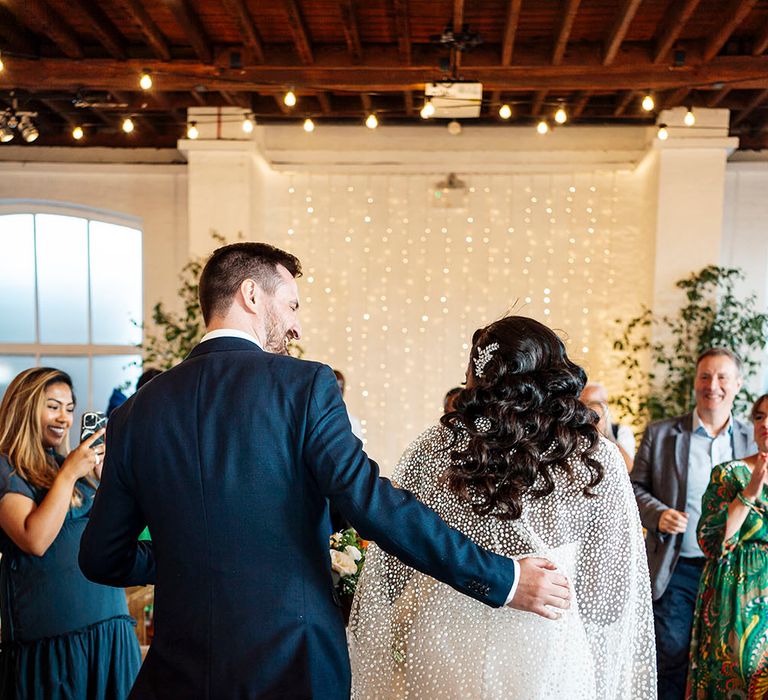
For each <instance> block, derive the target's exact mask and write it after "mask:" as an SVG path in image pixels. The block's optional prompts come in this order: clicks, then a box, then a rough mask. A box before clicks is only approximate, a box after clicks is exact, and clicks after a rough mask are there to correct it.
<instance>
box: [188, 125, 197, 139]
mask: <svg viewBox="0 0 768 700" xmlns="http://www.w3.org/2000/svg"><path fill="white" fill-rule="evenodd" d="M198 136H200V132H199V131H198V130H197V122H189V126H188V127H187V138H188V139H192V140H193V141H194V140H195V139H196V138H197V137H198Z"/></svg>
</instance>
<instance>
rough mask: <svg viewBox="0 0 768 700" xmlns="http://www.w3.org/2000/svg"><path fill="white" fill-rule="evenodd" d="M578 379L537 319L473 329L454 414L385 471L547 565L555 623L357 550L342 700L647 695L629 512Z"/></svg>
mask: <svg viewBox="0 0 768 700" xmlns="http://www.w3.org/2000/svg"><path fill="white" fill-rule="evenodd" d="M585 383H586V375H585V373H584V370H582V369H581V367H579V366H577V365H575V364H574V363H573V362H571V361H570V360H569V359H568V356H567V354H566V352H565V346H564V345H563V343H562V341H561V340H560V339H559V338H558V337H557V335H555V333H553V332H552V331H551V330H550V329H549V328H547V327H546V326H544V325H542V324H541V323H539V322H537V321H534V320H533V319H530V318H525V317H522V316H510V317H507V318H504V319H502V320H500V321H497V322H495V323H492V324H491V325H489V326H487V327H485V328H482V329H479V330H478V331H476V332H475V334H474V336H473V338H472V351H471V353H470V362H469V367H468V370H467V384H466V388H465V389H464V390H463V391H462V392H461V393H460V394H459V396H458V398H457V399H456V401H455V403H454V410H453V411H451V412H450V413H447V414H446V415H444V416H443V417H442V418H441V420H440V425H437V426H435V427H432V428H430V429H429V430H427V431H426V432H425V433H424V434H423V435H421V436H420V437H419V438H418V439H417V440H416V441H415V442H414V443H413V444H412V445H411V446H410V447H409V448H408V449H407V450H406V452H405V454H404V455H403V457H402V458H401V460H400V462H399V464H398V465H397V467H396V468H395V472H394V475H393V480H394V481H395V482H397V484H399V485H400V487H402V488H405V489H408V490H409V491H412V492H413V493H415V494H416V495H417V496H418V498H419V499H420V500H422V501H423V502H424V503H426V504H427V505H428V506H430V507H431V508H432V509H433V510H435V511H436V512H437V513H438V514H439V515H440V516H441V517H442V518H443V519H444V520H445V521H446V522H447V523H448V524H449V525H452V526H453V527H455V528H456V529H457V530H460V531H462V532H463V533H465V534H466V535H468V536H469V537H470V538H471V539H472V540H474V541H475V542H477V543H478V544H480V545H482V546H484V547H487V548H488V549H490V550H492V551H495V552H497V553H498V554H503V555H505V556H509V557H513V558H517V559H520V558H524V557H530V556H536V557H545V558H547V559H549V560H551V561H553V562H554V563H555V564H557V566H558V567H559V568H560V569H561V571H562V572H563V573H564V574H565V575H566V576H567V577H568V579H569V581H570V582H571V586H572V601H571V608H570V609H569V610H568V611H566V612H565V613H564V614H563V616H562V618H561V619H560V620H557V621H551V620H546V619H543V618H541V617H537V616H536V615H532V614H530V613H525V612H520V611H516V610H512V609H509V608H500V609H492V608H488V607H487V606H484V605H482V604H480V603H477V602H476V601H474V600H472V599H471V598H467V597H466V596H463V595H461V594H460V593H458V592H456V591H454V590H453V589H452V588H450V587H448V586H446V585H444V584H442V583H440V582H438V581H436V580H435V579H432V578H430V577H429V576H426V575H424V574H421V573H419V572H417V571H415V570H413V569H411V568H409V567H407V566H405V565H404V564H402V563H401V562H399V561H398V560H397V559H396V558H394V557H392V556H391V555H389V554H386V553H384V552H383V551H381V550H379V549H378V548H376V547H375V546H374V545H372V546H371V547H370V548H369V549H368V554H367V558H366V565H365V569H364V571H363V575H362V577H361V580H360V582H359V584H358V590H357V595H356V596H355V601H354V605H353V610H352V618H351V621H350V630H349V632H350V634H349V637H350V654H351V659H352V696H353V697H354V698H403V697H409V698H438V697H441V698H462V700H465V699H469V698H478V699H480V698H483V699H485V698H525V699H526V700H533V699H536V698H541V699H544V698H569V699H571V700H572V699H577V698H611V699H613V698H632V699H633V700H640V699H643V698H655V697H656V668H655V652H654V631H653V617H652V611H651V593H650V583H649V576H648V565H647V561H646V556H645V548H644V545H643V539H642V530H641V526H640V519H639V515H638V512H637V506H636V504H635V499H634V496H633V493H632V489H631V486H630V483H629V478H628V476H627V471H626V468H625V466H624V462H623V460H622V458H621V456H620V455H619V453H618V451H617V449H616V446H615V445H613V444H612V443H610V442H609V441H607V440H606V439H605V438H603V437H601V436H600V435H599V433H598V431H597V429H596V428H595V423H596V421H597V416H596V415H595V414H594V412H592V411H591V410H590V409H588V408H586V407H585V406H584V405H583V404H582V403H581V402H580V401H579V394H580V393H581V390H582V388H583V387H584V384H585ZM401 534H402V537H403V538H404V539H405V540H407V536H408V535H407V533H401Z"/></svg>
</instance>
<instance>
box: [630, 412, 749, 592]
mask: <svg viewBox="0 0 768 700" xmlns="http://www.w3.org/2000/svg"><path fill="white" fill-rule="evenodd" d="M692 432H693V413H688V414H686V415H684V416H677V417H675V418H666V419H664V420H660V421H656V422H655V423H651V424H650V425H649V426H648V428H647V429H646V431H645V433H644V435H643V439H642V441H641V442H640V447H639V449H638V450H637V455H635V465H634V467H633V468H632V473H631V474H630V477H631V479H632V488H633V489H634V491H635V498H636V499H637V507H638V508H639V510H640V520H641V521H642V523H643V527H645V528H646V529H647V530H648V535H647V537H646V539H645V547H646V551H647V553H648V568H649V569H650V573H651V591H652V593H653V599H654V600H658V599H659V598H661V596H662V595H663V593H664V591H665V590H666V588H667V585H668V584H669V579H670V578H671V576H672V572H673V571H674V569H675V566H676V564H677V559H678V557H679V556H680V547H681V545H682V541H683V538H682V535H667V534H663V533H661V532H659V530H658V527H659V517H660V516H661V514H662V513H663V512H664V511H665V510H667V509H668V508H674V509H675V510H680V511H684V510H685V501H686V491H687V487H688V453H689V448H690V444H691V433H692ZM732 441H733V457H734V459H740V458H742V457H746V456H747V455H750V454H753V453H754V452H757V446H756V445H755V443H754V440H753V437H752V428H751V427H750V426H748V425H747V424H745V423H742V422H741V421H739V420H736V419H735V418H734V419H733V437H732Z"/></svg>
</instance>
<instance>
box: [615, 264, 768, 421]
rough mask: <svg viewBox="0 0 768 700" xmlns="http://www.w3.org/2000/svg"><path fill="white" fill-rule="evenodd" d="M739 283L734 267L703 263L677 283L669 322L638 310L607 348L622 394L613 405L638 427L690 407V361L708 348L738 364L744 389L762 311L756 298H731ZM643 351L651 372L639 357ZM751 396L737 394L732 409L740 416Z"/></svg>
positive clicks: (764, 335) (760, 345)
mask: <svg viewBox="0 0 768 700" xmlns="http://www.w3.org/2000/svg"><path fill="white" fill-rule="evenodd" d="M743 279H744V274H743V272H741V270H739V269H737V268H727V267H717V266H715V265H710V266H708V267H705V268H703V269H702V270H700V271H698V272H695V273H693V274H691V275H690V276H688V277H686V278H685V279H681V280H679V281H678V282H676V286H677V288H678V289H681V290H682V291H683V292H684V294H685V299H686V302H687V303H686V304H685V305H684V306H682V307H681V308H680V309H679V311H678V312H677V314H676V315H674V316H658V315H656V314H654V313H653V311H652V310H651V309H649V308H646V307H643V309H642V312H641V313H640V315H638V316H636V317H635V318H632V319H630V320H629V321H628V322H626V321H622V319H617V321H616V323H617V324H620V325H621V326H622V328H623V330H622V332H621V335H620V336H619V337H618V338H617V339H616V341H615V342H614V350H616V351H618V353H619V355H620V357H621V360H620V366H621V367H622V368H623V370H624V372H625V376H626V385H625V389H624V393H623V395H622V396H620V397H619V398H618V399H616V401H615V404H616V406H617V407H618V409H619V413H621V414H623V415H629V416H631V417H632V423H633V425H635V426H636V427H637V428H638V429H642V427H644V426H645V425H646V424H647V422H648V421H653V420H658V419H660V418H667V417H670V416H676V415H681V414H684V413H687V412H688V411H690V410H691V409H692V408H693V406H694V394H693V385H694V377H695V371H696V359H697V357H698V356H699V354H701V353H702V352H703V351H704V350H706V349H707V348H710V347H726V348H729V349H731V350H732V351H733V352H735V353H736V354H737V355H738V356H739V358H741V360H742V363H743V377H744V380H745V384H746V383H747V382H748V380H749V379H750V378H751V377H752V376H754V374H755V372H756V371H757V369H758V367H759V364H760V359H759V356H760V354H761V352H762V350H763V349H764V348H765V346H766V342H767V339H768V313H764V312H759V311H758V310H757V309H756V298H755V296H754V295H751V296H749V297H747V298H743V297H740V296H738V295H737V293H736V291H735V285H736V283H737V282H738V281H739V280H743ZM648 353H650V369H646V368H645V367H644V365H643V362H642V358H644V357H647V354H648ZM753 400H754V397H753V396H752V395H751V394H750V392H749V391H748V390H746V389H743V390H742V391H741V392H740V393H739V395H738V396H737V397H736V402H735V405H734V411H735V412H736V413H739V414H743V413H745V412H746V411H747V410H748V408H749V406H750V404H751V403H752V401H753Z"/></svg>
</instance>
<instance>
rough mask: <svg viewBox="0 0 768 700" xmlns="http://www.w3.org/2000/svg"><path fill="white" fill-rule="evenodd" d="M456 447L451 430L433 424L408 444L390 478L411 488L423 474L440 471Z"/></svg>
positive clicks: (457, 444)
mask: <svg viewBox="0 0 768 700" xmlns="http://www.w3.org/2000/svg"><path fill="white" fill-rule="evenodd" d="M459 439H460V438H459ZM458 447H459V443H458V442H456V441H455V439H454V434H453V433H452V431H451V430H449V429H448V428H446V427H445V426H444V425H441V424H438V425H433V426H431V427H429V428H427V429H426V430H425V431H424V432H423V433H422V434H421V435H419V437H417V438H416V439H415V440H414V441H413V442H412V443H411V444H410V445H408V447H407V448H406V450H405V452H403V455H402V457H400V460H399V462H398V463H397V466H396V467H395V470H394V472H393V474H392V479H393V480H394V481H396V482H397V483H398V484H399V485H400V486H403V487H404V488H413V487H414V486H415V485H416V484H417V483H419V482H420V481H421V478H422V477H423V476H424V475H425V474H427V473H431V472H432V471H440V472H442V469H443V468H444V465H445V462H446V461H449V460H450V453H451V451H452V450H453V449H456V448H458Z"/></svg>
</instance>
